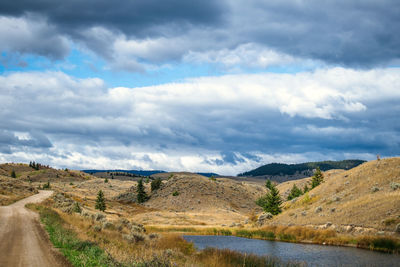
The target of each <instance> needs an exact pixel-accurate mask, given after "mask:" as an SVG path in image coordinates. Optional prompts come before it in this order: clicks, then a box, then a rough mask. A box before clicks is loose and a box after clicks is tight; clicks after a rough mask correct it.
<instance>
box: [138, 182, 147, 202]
mask: <svg viewBox="0 0 400 267" xmlns="http://www.w3.org/2000/svg"><path fill="white" fill-rule="evenodd" d="M136 192H137V202H138V203H143V202H145V201H146V200H147V195H146V192H145V191H144V185H143V179H140V180H139V182H138V185H137V190H136Z"/></svg>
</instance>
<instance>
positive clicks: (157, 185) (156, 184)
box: [150, 178, 162, 192]
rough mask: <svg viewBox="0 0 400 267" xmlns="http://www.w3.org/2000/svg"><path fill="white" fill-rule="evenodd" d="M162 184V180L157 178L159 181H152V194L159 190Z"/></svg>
mask: <svg viewBox="0 0 400 267" xmlns="http://www.w3.org/2000/svg"><path fill="white" fill-rule="evenodd" d="M161 184H162V182H161V178H157V179H155V180H153V181H151V184H150V186H151V192H153V191H155V190H157V189H159V188H160V187H161Z"/></svg>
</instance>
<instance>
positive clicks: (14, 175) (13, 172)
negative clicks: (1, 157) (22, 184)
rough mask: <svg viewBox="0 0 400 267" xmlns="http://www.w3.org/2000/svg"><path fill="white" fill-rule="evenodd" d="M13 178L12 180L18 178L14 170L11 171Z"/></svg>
mask: <svg viewBox="0 0 400 267" xmlns="http://www.w3.org/2000/svg"><path fill="white" fill-rule="evenodd" d="M11 177H12V178H17V174H16V173H15V171H14V170H12V171H11Z"/></svg>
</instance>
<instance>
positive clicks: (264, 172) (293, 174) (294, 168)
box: [238, 159, 365, 182]
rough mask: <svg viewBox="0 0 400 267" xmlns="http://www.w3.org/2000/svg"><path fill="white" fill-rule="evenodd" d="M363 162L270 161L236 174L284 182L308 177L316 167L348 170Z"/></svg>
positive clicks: (354, 160) (324, 169)
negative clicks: (292, 162) (286, 162)
mask: <svg viewBox="0 0 400 267" xmlns="http://www.w3.org/2000/svg"><path fill="white" fill-rule="evenodd" d="M364 162H365V161H364V160H357V159H352V160H341V161H318V162H306V163H299V164H284V163H270V164H266V165H263V166H261V167H258V168H256V169H254V170H251V171H248V172H244V173H241V174H238V176H240V177H243V176H245V177H258V178H262V179H271V180H274V181H277V182H285V181H290V180H296V179H300V178H305V177H309V176H311V175H312V174H313V170H314V169H316V168H317V167H319V168H320V169H321V170H322V171H328V170H332V169H343V170H349V169H352V168H354V167H356V166H358V165H360V164H362V163H364Z"/></svg>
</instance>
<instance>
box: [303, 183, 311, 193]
mask: <svg viewBox="0 0 400 267" xmlns="http://www.w3.org/2000/svg"><path fill="white" fill-rule="evenodd" d="M308 191H310V188H308V185H307V184H305V185H304V188H303V194H305V193H307V192H308Z"/></svg>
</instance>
